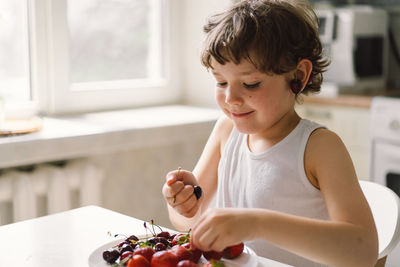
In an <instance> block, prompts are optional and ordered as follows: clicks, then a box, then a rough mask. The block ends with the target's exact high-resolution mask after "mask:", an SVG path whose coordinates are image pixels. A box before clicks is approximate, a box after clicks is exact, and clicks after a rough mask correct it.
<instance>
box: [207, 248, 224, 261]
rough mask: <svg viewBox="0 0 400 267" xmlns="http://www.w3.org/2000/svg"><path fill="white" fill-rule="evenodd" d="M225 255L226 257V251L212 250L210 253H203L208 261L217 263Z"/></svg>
mask: <svg viewBox="0 0 400 267" xmlns="http://www.w3.org/2000/svg"><path fill="white" fill-rule="evenodd" d="M223 255H224V251H220V252H218V251H214V250H210V251H204V252H203V256H204V258H206V259H207V260H216V261H218V260H219V259H221V258H222V256H223Z"/></svg>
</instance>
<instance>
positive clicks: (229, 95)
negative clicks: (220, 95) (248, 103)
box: [225, 85, 243, 105]
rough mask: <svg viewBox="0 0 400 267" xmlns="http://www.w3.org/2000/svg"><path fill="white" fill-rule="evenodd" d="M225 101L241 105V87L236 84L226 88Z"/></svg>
mask: <svg viewBox="0 0 400 267" xmlns="http://www.w3.org/2000/svg"><path fill="white" fill-rule="evenodd" d="M225 102H226V103H227V104H229V105H240V104H242V103H243V99H242V96H241V93H240V88H238V87H236V86H234V85H233V86H229V87H228V88H227V90H226V95H225Z"/></svg>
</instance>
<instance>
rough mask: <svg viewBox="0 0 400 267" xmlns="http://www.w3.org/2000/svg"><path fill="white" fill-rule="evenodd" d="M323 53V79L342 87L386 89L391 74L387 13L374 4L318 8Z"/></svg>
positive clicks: (361, 90)
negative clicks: (327, 62)
mask: <svg viewBox="0 0 400 267" xmlns="http://www.w3.org/2000/svg"><path fill="white" fill-rule="evenodd" d="M316 13H317V16H318V19H319V34H320V38H321V41H322V43H323V48H324V53H325V55H326V56H327V57H328V58H329V59H330V60H331V64H330V66H329V67H328V70H327V72H326V73H324V81H325V82H327V83H332V84H335V85H337V87H338V88H339V90H343V91H351V92H355V91H359V92H364V91H368V90H373V91H376V90H379V91H383V90H385V88H386V82H387V76H388V15H387V12H386V11H385V10H384V9H379V8H375V7H371V6H358V5H353V6H346V7H330V8H325V9H316Z"/></svg>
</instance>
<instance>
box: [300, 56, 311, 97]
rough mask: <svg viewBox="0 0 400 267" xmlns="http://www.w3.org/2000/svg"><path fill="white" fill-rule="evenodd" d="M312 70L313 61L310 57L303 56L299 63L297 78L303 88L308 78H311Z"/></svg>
mask: <svg viewBox="0 0 400 267" xmlns="http://www.w3.org/2000/svg"><path fill="white" fill-rule="evenodd" d="M311 71H312V62H311V61H310V60H309V59H306V58H303V59H301V60H300V61H299V63H298V64H297V79H298V80H299V81H300V82H301V84H302V85H303V88H301V90H303V89H304V87H305V86H306V85H307V83H308V79H309V78H310V75H311Z"/></svg>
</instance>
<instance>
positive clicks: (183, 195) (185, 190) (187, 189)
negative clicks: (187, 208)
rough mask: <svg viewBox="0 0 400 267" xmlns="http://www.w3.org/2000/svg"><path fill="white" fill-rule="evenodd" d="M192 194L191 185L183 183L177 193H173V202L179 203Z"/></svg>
mask: <svg viewBox="0 0 400 267" xmlns="http://www.w3.org/2000/svg"><path fill="white" fill-rule="evenodd" d="M177 183H178V182H177ZM192 195H193V186H191V185H185V186H184V187H183V189H182V190H181V191H180V192H179V193H177V194H175V195H173V196H175V203H174V204H176V205H179V204H180V203H183V202H185V201H187V200H188V199H189V198H190V197H191V196H192Z"/></svg>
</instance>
